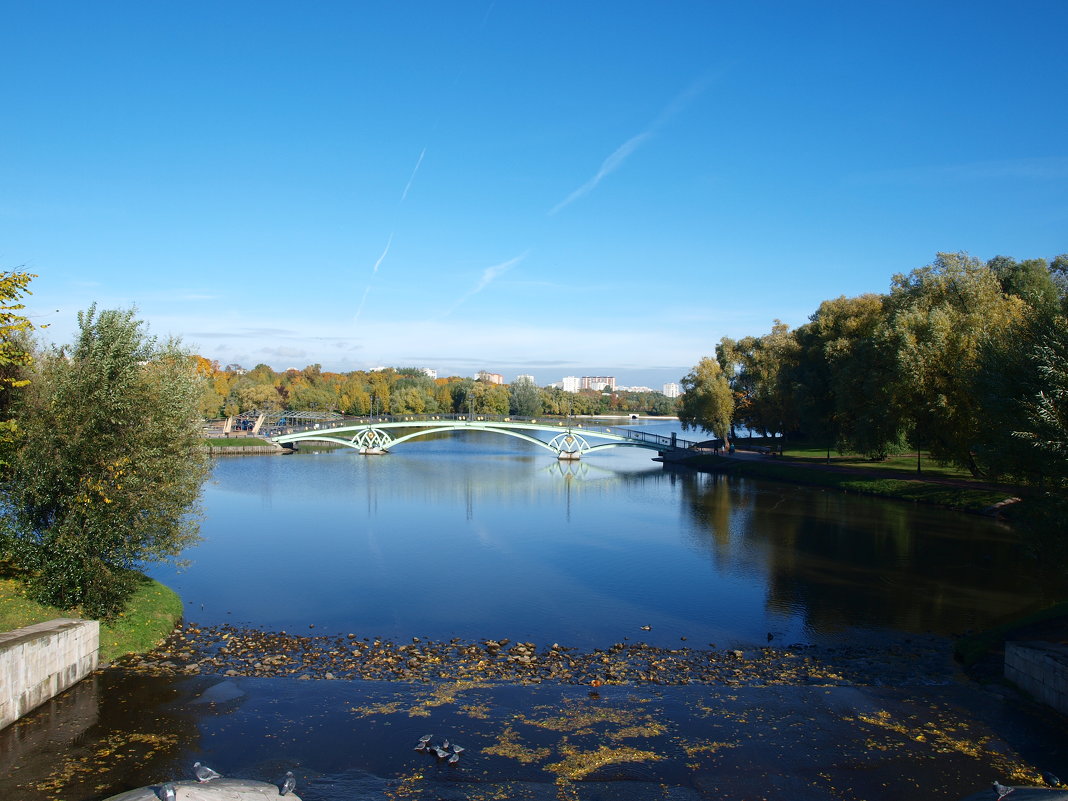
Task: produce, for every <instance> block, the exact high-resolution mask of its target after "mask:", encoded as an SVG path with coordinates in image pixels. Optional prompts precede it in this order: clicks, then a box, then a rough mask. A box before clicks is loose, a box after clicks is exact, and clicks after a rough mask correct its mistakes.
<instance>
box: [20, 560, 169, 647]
mask: <svg viewBox="0 0 1068 801" xmlns="http://www.w3.org/2000/svg"><path fill="white" fill-rule="evenodd" d="M57 617H70V618H80V617H81V614H80V612H79V611H78V610H77V609H57V608H56V607H52V606H44V605H42V604H39V603H37V602H36V601H31V600H30V599H29V598H27V597H26V595H25V592H24V590H23V585H22V582H21V581H19V580H18V579H15V578H8V577H0V631H11V630H12V629H18V628H22V627H23V626H31V625H33V624H34V623H44V622H45V621H48V620H54V619H55V618H57ZM181 617H182V599H181V598H179V597H178V594H177V593H176V592H174V590H172V589H171V588H170V587H167V586H165V585H163V584H160V583H159V582H158V581H155V580H153V579H150V578H148V577H145V578H144V581H142V582H141V584H140V586H138V588H137V591H136V592H135V593H134V594H133V597H132V598H130V602H129V603H128V604H127V606H126V609H125V611H123V612H120V613H119V615H118V617H116V618H115V619H114V620H113V621H111V622H101V624H100V661H101V662H102V663H103V662H111V661H113V660H115V659H117V658H118V657H120V656H122V655H124V654H140V653H145V652H146V651H151V650H152V649H153V648H154V647H155V646H156V645H157V644H159V642H160V640H162V639H163V638H164V637H166V636H167V635H168V634H170V633H171V631H172V630H173V629H174V626H175V624H176V623H177V622H178V620H179V619H181Z"/></svg>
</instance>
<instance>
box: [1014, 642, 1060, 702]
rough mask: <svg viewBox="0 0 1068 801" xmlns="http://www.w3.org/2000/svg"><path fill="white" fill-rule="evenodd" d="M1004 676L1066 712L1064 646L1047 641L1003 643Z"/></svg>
mask: <svg viewBox="0 0 1068 801" xmlns="http://www.w3.org/2000/svg"><path fill="white" fill-rule="evenodd" d="M1005 678H1006V679H1008V680H1009V681H1011V682H1012V683H1013V684H1015V685H1016V686H1017V687H1020V688H1022V689H1024V690H1027V692H1029V693H1031V695H1033V696H1034V697H1035V698H1037V699H1038V700H1039V701H1041V702H1042V703H1044V704H1048V705H1049V706H1051V707H1053V708H1054V709H1056V710H1057V711H1058V712H1060V713H1061V714H1063V715H1068V647H1065V646H1063V645H1057V644H1055V643H1049V642H1007V643H1005Z"/></svg>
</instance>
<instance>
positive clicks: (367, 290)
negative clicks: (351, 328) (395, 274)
mask: <svg viewBox="0 0 1068 801" xmlns="http://www.w3.org/2000/svg"><path fill="white" fill-rule="evenodd" d="M392 244H393V232H392V231H390V234H389V239H388V240H387V241H386V247H385V249H384V250H383V251H382V255H381V256H379V257H378V260H377V261H376V262H375V266H374V267H373V268H372V269H371V280H370V281H368V282H367V286H366V287H364V290H363V297H362V298H360V305H359V306H358V307H357V308H356V316H355V317H353V318H352V322H353V323H358V322H359V321H360V315H361V314H363V304H365V303H366V302H367V296H368V295H369V294H370V293H371V284H372V283H373V282H374V280H375V276H376V275H378V267H379V265H381V264H382V262H383V261H384V260H385V258H386V254H387V253H389V246H390V245H392Z"/></svg>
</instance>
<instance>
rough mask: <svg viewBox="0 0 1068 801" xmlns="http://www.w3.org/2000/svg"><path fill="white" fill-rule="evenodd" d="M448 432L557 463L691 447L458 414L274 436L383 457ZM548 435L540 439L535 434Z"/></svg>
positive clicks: (622, 433) (627, 434) (624, 432)
mask: <svg viewBox="0 0 1068 801" xmlns="http://www.w3.org/2000/svg"><path fill="white" fill-rule="evenodd" d="M396 429H402V430H404V429H408V430H410V429H415V430H410V432H409V433H403V434H401V435H400V436H396V437H395V436H393V435H392V431H393V430H396ZM448 431H487V432H490V433H493V434H503V435H505V436H509V437H515V438H516V439H521V440H525V441H527V442H530V443H532V444H534V445H537V446H539V447H541V448H545V449H546V450H548V451H551V452H552V453H554V454H556V456H557V458H559V459H562V460H576V459H579V458H581V456H582V455H583V454H585V453H592V452H593V451H601V450H605V449H606V448H619V447H631V448H645V449H649V450H655V451H666V450H682V449H686V448H689V447H691V446H692V445H693V443H690V442H686V441H684V440H677V439H676V438H675V437H674V436H672V437H670V438H669V437H663V436H658V435H651V434H648V433H646V432H641V431H634V430H632V429H625V428H624V429H615V430H613V429H610V428H607V427H606V428H601V427H596V426H595V427H583V426H581V425H570V424H569V425H567V426H566V427H565V426H564V425H563V423H562V421H561V422H557V423H555V424H552V423H544V422H538V421H534V420H529V421H528V420H525V419H514V418H508V417H502V418H500V419H498V420H492V419H487V418H486V417H478V418H475V419H471V418H469V417H464V416H457V417H456V418H453V419H442V416H440V415H427V416H425V417H424V416H418V415H406V416H405V417H404V418H403V419H402V420H398V419H395V418H394V419H389V420H381V419H378V420H375V421H367V422H363V423H360V424H356V425H349V426H337V427H333V428H330V429H325V430H323V429H315V430H308V431H300V432H292V433H288V434H282V435H279V436H275V437H273V440H274V441H275V442H277V443H278V444H280V445H289V444H296V443H297V442H302V441H317V442H329V443H333V444H336V445H343V446H345V447H349V448H352V449H354V450H358V451H359V452H360V453H364V454H384V453H387V452H388V451H389V450H390V449H391V448H392V447H393V446H394V445H399V444H400V443H402V442H408V441H411V440H414V439H419V438H420V437H425V436H428V435H430V434H433V433H437V432H448ZM530 432H544V433H547V434H552V437H551V438H550V439H548V440H545V439H543V438H541V437H539V436H536V435H535V434H534V433H530Z"/></svg>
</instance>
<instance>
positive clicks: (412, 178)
mask: <svg viewBox="0 0 1068 801" xmlns="http://www.w3.org/2000/svg"><path fill="white" fill-rule="evenodd" d="M425 155H426V148H425V147H424V148H423V150H422V152H420V154H419V158H418V159H417V160H416V162H415V167H413V168H412V174H411V175H410V176H409V177H408V183H406V184H405V185H404V191H403V192H401V203H403V202H404V199H405V198H406V197H408V190H409V189H411V188H412V183H413V182H414V181H415V174H416V173H417V172H419V165H420V164H422V163H423V156H425ZM431 177H433V176H431Z"/></svg>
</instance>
